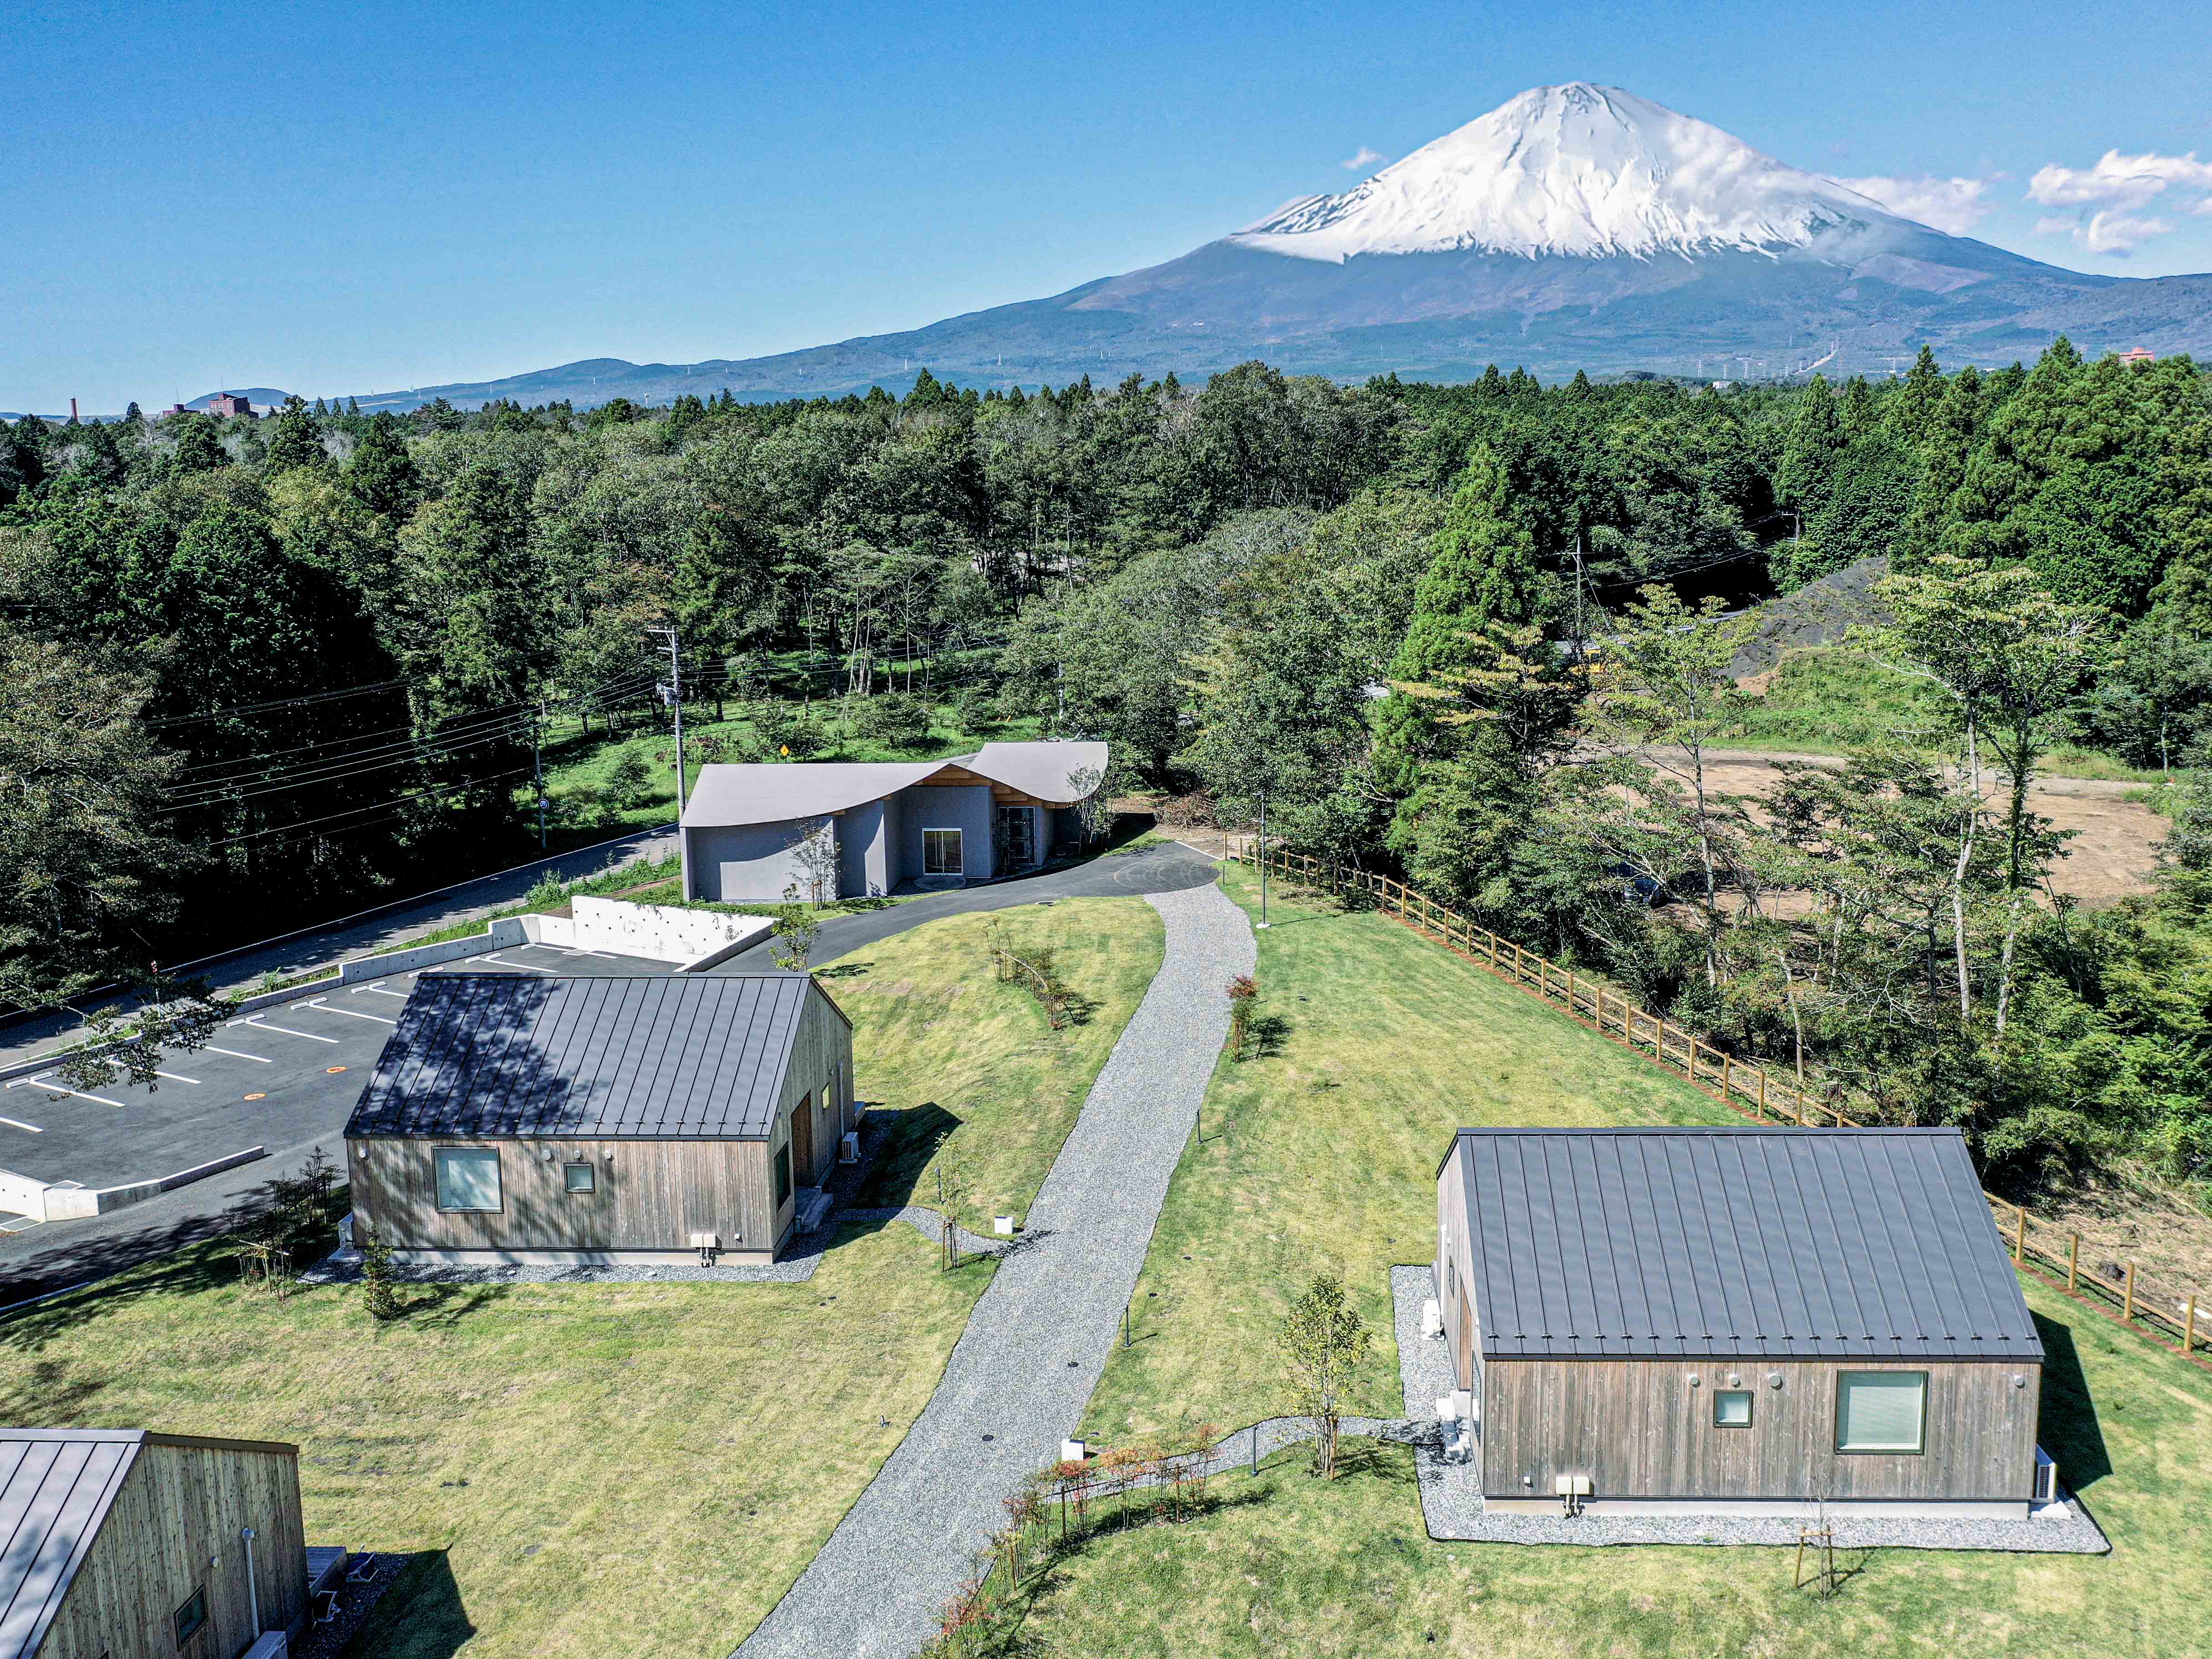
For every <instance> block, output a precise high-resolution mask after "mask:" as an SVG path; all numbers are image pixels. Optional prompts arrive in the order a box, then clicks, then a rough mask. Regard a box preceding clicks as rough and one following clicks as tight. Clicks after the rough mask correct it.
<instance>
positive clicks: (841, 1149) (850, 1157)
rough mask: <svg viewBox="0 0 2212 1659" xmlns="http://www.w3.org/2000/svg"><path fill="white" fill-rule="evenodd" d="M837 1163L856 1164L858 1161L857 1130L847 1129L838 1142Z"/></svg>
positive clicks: (858, 1134)
mask: <svg viewBox="0 0 2212 1659" xmlns="http://www.w3.org/2000/svg"><path fill="white" fill-rule="evenodd" d="M837 1161H838V1162H839V1163H840V1164H858V1163H859V1162H860V1131H859V1130H858V1129H848V1130H847V1131H846V1132H845V1133H844V1134H843V1136H842V1138H841V1139H839V1140H838V1142H837Z"/></svg>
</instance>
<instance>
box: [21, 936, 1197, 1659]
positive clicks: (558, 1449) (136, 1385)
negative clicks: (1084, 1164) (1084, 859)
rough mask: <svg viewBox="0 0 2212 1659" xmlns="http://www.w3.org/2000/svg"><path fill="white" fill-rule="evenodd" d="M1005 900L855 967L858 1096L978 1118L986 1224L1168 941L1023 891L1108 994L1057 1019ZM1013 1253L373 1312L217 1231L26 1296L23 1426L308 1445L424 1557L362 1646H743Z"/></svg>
mask: <svg viewBox="0 0 2212 1659" xmlns="http://www.w3.org/2000/svg"><path fill="white" fill-rule="evenodd" d="M986 921H987V918H984V917H980V916H963V917H957V918H953V919H951V920H949V921H943V922H938V923H933V924H931V925H930V926H928V927H923V928H919V929H916V930H915V932H913V933H908V934H903V935H901V936H898V937H896V938H894V939H888V940H885V941H884V943H882V944H881V945H877V946H874V947H873V948H872V949H871V950H869V951H866V952H864V953H862V955H861V956H860V958H859V959H858V960H856V961H855V962H854V963H850V964H841V965H840V969H839V970H838V971H837V972H836V976H834V977H832V978H830V979H829V986H830V987H831V989H832V990H833V992H834V993H835V994H836V996H837V998H838V1000H839V1001H840V1002H841V1004H842V1006H844V1007H845V1008H846V1009H847V1010H848V1012H851V1013H852V1014H853V1016H854V1024H855V1026H856V1027H857V1030H856V1032H855V1040H854V1069H855V1071H856V1073H857V1080H858V1082H859V1084H860V1089H861V1091H862V1092H863V1093H864V1094H865V1095H866V1097H869V1098H871V1099H888V1100H890V1101H891V1102H893V1103H896V1104H901V1105H905V1106H909V1107H912V1108H915V1109H916V1111H915V1115H914V1117H913V1118H912V1120H911V1122H910V1126H909V1127H912V1128H913V1129H915V1130H917V1131H918V1130H920V1129H921V1128H923V1127H926V1125H927V1123H928V1122H929V1121H933V1115H936V1114H939V1109H938V1108H936V1107H934V1106H933V1104H930V1103H934V1102H937V1101H939V1100H941V1101H943V1102H944V1103H945V1107H946V1108H948V1109H950V1112H957V1114H958V1115H960V1116H961V1117H963V1118H964V1119H966V1120H967V1121H969V1123H970V1124H971V1125H972V1126H973V1127H974V1130H975V1133H963V1135H962V1137H961V1138H960V1141H959V1142H958V1143H957V1144H958V1145H960V1146H963V1148H964V1147H965V1146H968V1145H969V1143H973V1146H974V1164H975V1168H976V1170H977V1171H978V1173H979V1176H980V1177H981V1179H979V1182H978V1185H977V1190H978V1192H979V1194H988V1195H989V1196H988V1197H987V1198H985V1199H984V1200H983V1201H981V1202H979V1203H978V1204H977V1205H976V1206H975V1207H974V1211H973V1212H971V1215H970V1220H971V1224H972V1223H973V1221H974V1220H975V1219H976V1218H978V1217H979V1216H980V1215H981V1214H983V1213H987V1212H988V1209H989V1207H990V1205H991V1204H992V1203H993V1202H997V1203H1001V1204H1003V1203H1004V1202H1006V1201H1008V1199H1007V1198H1006V1197H1004V1196H1001V1195H1002V1194H1006V1195H1014V1196H1018V1197H1019V1198H1020V1199H1021V1200H1023V1201H1026V1198H1027V1196H1028V1194H1030V1193H1031V1192H1033V1191H1034V1189H1035V1187H1036V1182H1037V1181H1038V1180H1040V1179H1041V1178H1042V1173H1043V1170H1044V1169H1045V1168H1046V1167H1047V1166H1048V1164H1050V1162H1051V1159H1052V1157H1053V1155H1054V1152H1056V1151H1057V1150H1058V1148H1059V1145H1060V1140H1061V1139H1063V1138H1064V1137H1065V1135H1066V1131H1067V1127H1068V1125H1069V1124H1070V1123H1072V1122H1073V1118H1074V1113H1075V1110H1076V1109H1077V1107H1078V1106H1079V1105H1080V1103H1081V1100H1082V1097H1083V1094H1084V1092H1085V1091H1086V1090H1087V1089H1088V1087H1089V1085H1090V1081H1091V1078H1092V1077H1093V1076H1094V1075H1095V1074H1096V1073H1097V1069H1098V1067H1099V1066H1101V1065H1102V1064H1103V1063H1104V1060H1105V1056H1106V1054H1107V1053H1108V1051H1109V1050H1110V1048H1112V1046H1113V1043H1114V1041H1115V1038H1116V1037H1117V1036H1119V1035H1120V1033H1121V1027H1122V1025H1123V1024H1125V1023H1126V1021H1127V1018H1128V1016H1129V1014H1130V1012H1133V1010H1134V1008H1135V1006H1136V1004H1137V1001H1138V1000H1139V998H1140V997H1141V995H1142V994H1143V991H1144V987H1145V986H1146V984H1147V983H1149V981H1150V980H1151V978H1152V974H1153V972H1154V970H1155V969H1156V968H1157V966H1158V962H1159V957H1160V952H1161V929H1160V926H1159V922H1158V917H1157V916H1156V915H1154V913H1153V912H1152V909H1151V908H1149V907H1148V906H1146V904H1144V902H1142V901H1141V900H1138V899H1115V900H1084V901H1075V902H1066V903H1063V904H1060V905H1059V906H1056V907H1050V908H1048V907H1042V906H1040V907H1034V908H1025V909H1023V910H1017V911H1014V912H1012V913H1008V915H1007V925H1008V927H1009V929H1010V932H1011V933H1012V936H1013V937H1014V938H1015V939H1017V940H1018V941H1022V942H1024V943H1036V942H1042V941H1048V942H1050V943H1052V944H1053V945H1055V946H1056V947H1058V949H1059V951H1060V967H1061V972H1062V974H1063V975H1064V977H1066V979H1067V980H1068V981H1070V982H1071V983H1072V984H1073V986H1074V987H1075V988H1076V989H1077V990H1078V991H1079V993H1081V994H1083V995H1084V996H1085V998H1086V999H1087V1000H1088V1001H1089V1002H1090V1004H1091V1006H1090V1008H1089V1010H1088V1012H1087V1014H1086V1016H1085V1022H1084V1023H1083V1024H1078V1025H1071V1026H1069V1027H1068V1028H1066V1029H1065V1030H1060V1031H1053V1030H1049V1029H1048V1026H1047V1024H1046V1021H1045V1018H1044V1015H1043V1013H1042V1010H1040V1009H1039V1008H1038V1007H1037V1006H1036V1003H1035V1002H1034V1001H1032V1000H1030V999H1029V998H1028V997H1026V996H1024V995H1023V994H1021V993H1020V992H1019V991H1018V989H1017V988H1016V987H1012V986H1002V985H1000V984H998V983H997V982H996V981H995V980H994V978H993V977H992V975H991V970H990V966H989V961H988V957H987V945H986V943H985V941H984V938H983V924H984V923H985V922H986ZM945 1115H946V1116H948V1117H949V1113H947V1114H945ZM904 1152H906V1153H908V1154H913V1155H917V1156H918V1157H919V1160H920V1161H919V1163H917V1164H915V1165H914V1167H915V1168H917V1169H918V1168H923V1167H926V1166H927V1158H928V1156H929V1149H928V1148H927V1146H919V1147H908V1148H905V1149H904ZM910 1176H911V1171H909V1179H910ZM879 1184H882V1185H884V1186H886V1187H887V1188H888V1187H892V1186H896V1184H897V1183H896V1182H884V1183H879ZM990 1271H991V1270H990V1267H989V1266H988V1264H987V1263H985V1262H981V1261H977V1262H975V1263H971V1264H970V1265H969V1266H968V1267H963V1269H961V1270H960V1271H959V1272H957V1273H951V1274H947V1273H942V1272H940V1271H939V1267H938V1265H937V1258H936V1252H935V1249H934V1247H933V1245H932V1244H931V1243H929V1242H928V1241H927V1239H925V1238H923V1237H921V1236H919V1235H918V1234H916V1233H915V1231H913V1230H912V1229H910V1228H908V1227H906V1226H904V1225H896V1224H894V1225H889V1226H886V1227H883V1228H880V1229H877V1230H872V1231H853V1230H848V1231H845V1232H843V1233H842V1234H841V1235H840V1236H839V1238H838V1241H837V1242H836V1244H835V1245H833V1247H832V1248H831V1249H829V1253H828V1254H827V1255H826V1256H825V1257H824V1259H823V1263H822V1266H821V1267H820V1268H819V1270H818V1271H817V1273H816V1274H815V1276H814V1278H813V1279H811V1281H810V1282H808V1283H806V1284H804V1285H690V1284H647V1285H475V1286H467V1287H438V1288H431V1287H416V1288H414V1289H412V1290H411V1291H409V1292H408V1294H409V1296H410V1297H411V1298H412V1306H411V1308H410V1312H409V1313H408V1315H407V1316H406V1317H404V1319H402V1320H400V1321H399V1322H397V1323H395V1324H392V1325H389V1326H379V1325H377V1324H374V1322H371V1321H370V1320H369V1318H368V1315H367V1314H366V1313H365V1312H364V1311H363V1310H362V1306H361V1299H360V1295H359V1292H358V1291H356V1290H353V1289H350V1288H339V1287H319V1288H314V1289H309V1290H303V1291H299V1292H297V1293H295V1295H294V1296H292V1297H289V1299H287V1300H285V1301H282V1302H278V1301H274V1300H270V1299H269V1298H267V1297H263V1296H259V1295H248V1294H247V1293H246V1292H245V1291H242V1290H241V1289H240V1286H239V1285H238V1283H237V1279H236V1271H235V1268H234V1266H233V1264H232V1263H231V1262H230V1261H229V1260H228V1257H227V1256H225V1255H222V1252H221V1251H220V1250H219V1249H216V1247H212V1246H210V1247H204V1248H201V1249H194V1250H190V1251H185V1252H183V1253H180V1254H179V1255H173V1256H170V1257H168V1258H166V1259H165V1260H163V1261H158V1262H156V1263H154V1264H152V1265H150V1266H149V1267H143V1268H141V1269H138V1270H137V1271H136V1272H134V1273H129V1274H126V1275H124V1276H122V1277H120V1278H118V1279H110V1280H107V1281H105V1282H104V1283H102V1284H101V1285H100V1286H99V1287H98V1288H97V1289H95V1290H92V1291H84V1292H81V1293H78V1294H76V1295H74V1296H70V1297H64V1298H61V1299H59V1300H58V1301H54V1302H50V1303H46V1304H42V1305H40V1307H38V1308H36V1309H34V1310H28V1311H27V1312H26V1313H23V1314H20V1315H17V1316H14V1317H12V1318H9V1319H5V1320H0V1419H4V1420H6V1421H9V1422H12V1423H29V1424H83V1425H91V1426H95V1427H133V1426H149V1427H155V1428H163V1429H170V1430H176V1431H185V1432H197V1433H205V1434H216V1435H232V1436H246V1437H265V1438H270V1439H277V1440H286V1441H291V1442H295V1443H298V1444H299V1445H300V1447H301V1481H302V1486H303V1496H304V1501H305V1505H306V1510H307V1530H308V1535H309V1537H310V1538H311V1539H312V1540H313V1541H316V1542H318V1543H325V1542H327V1543H344V1544H347V1545H349V1546H350V1547H354V1548H356V1549H361V1550H375V1551H385V1552H392V1553H412V1554H415V1555H416V1557H417V1559H416V1563H415V1564H414V1565H413V1566H412V1567H411V1568H410V1570H409V1576H408V1577H407V1580H406V1582H405V1583H403V1584H401V1585H399V1586H398V1587H396V1588H395V1589H394V1590H393V1591H392V1593H391V1595H389V1596H387V1598H386V1601H385V1602H384V1603H383V1604H382V1605H381V1606H380V1609H379V1611H378V1613H376V1615H375V1618H374V1622H373V1624H372V1626H371V1629H370V1632H369V1633H368V1636H367V1637H366V1638H364V1640H363V1641H362V1643H361V1644H359V1645H358V1646H356V1648H354V1649H351V1650H349V1653H351V1654H352V1655H353V1656H356V1659H434V1656H435V1659H446V1656H447V1655H450V1654H452V1653H453V1652H454V1651H455V1650H457V1649H459V1647H460V1646H461V1645H462V1644H463V1643H464V1642H465V1643H466V1644H467V1651H468V1652H469V1653H470V1654H471V1655H475V1654H478V1653H481V1654H483V1655H484V1656H486V1659H496V1656H523V1655H530V1656H539V1655H545V1656H575V1659H598V1656H600V1655H604V1654H611V1653H623V1654H640V1655H644V1654H651V1655H670V1656H687V1659H715V1656H719V1655H721V1654H724V1653H726V1652H728V1651H729V1650H730V1649H731V1648H732V1646H734V1645H735V1644H737V1643H738V1641H739V1640H740V1639H742V1638H744V1635H745V1634H746V1633H747V1632H749V1631H750V1630H751V1629H752V1627H753V1626H754V1625H755V1624H757V1622H758V1621H759V1620H760V1619H761V1618H762V1617H763V1615H764V1614H765V1613H767V1612H768V1610H769V1608H770V1607H773V1606H774V1605H775V1602H776V1601H777V1599H778V1598H779V1597H780V1596H781V1595H782V1594H783V1591H784V1590H785V1589H786V1588H787V1587H788V1585H789V1584H790V1583H791V1581H792V1580H793V1578H794V1577H796V1576H797V1575H798V1573H799V1571H800V1570H801V1569H802V1568H803V1567H804V1566H805V1564H806V1562H807V1561H808V1560H809V1559H811V1558H812V1556H813V1553H814V1552H815V1551H816V1550H817V1549H818V1548H819V1547H821V1545H822V1543H823V1541H824V1540H825V1539H826V1538H827V1537H828V1536H829V1533H830V1531H831V1529H832V1528H834V1527H835V1526H836V1522H837V1520H838V1518H839V1517H840V1516H842V1514H843V1513H844V1511H845V1510H846V1509H847V1508H848V1506H849V1505H850V1504H851V1503H852V1501H853V1500H854V1498H855V1497H857V1496H858V1495H859V1493H860V1490H861V1488H862V1487H863V1486H865V1485H866V1482H867V1481H868V1480H869V1479H870V1478H871V1477H872V1474H874V1472H875V1470H876V1468H878V1465H879V1464H880V1463H881V1462H882V1461H883V1459H884V1457H885V1456H887V1455H889V1454H890V1450H891V1449H892V1448H893V1447H895V1446H896V1444H897V1443H898V1442H899V1440H900V1438H901V1437H902V1436H903V1435H904V1433H905V1432H906V1430H907V1427H908V1425H909V1424H910V1423H911V1422H912V1421H913V1419H914V1418H915V1414H916V1413H918V1412H919V1411H920V1410H921V1406H922V1404H923V1403H924V1401H927V1398H928V1396H929V1394H930V1391H931V1390H932V1389H933V1388H934V1387H935V1386H936V1383H937V1380H938V1378H939V1375H940V1374H941V1372H942V1370H943V1368H944V1364H945V1358H946V1356H947V1355H948V1354H949V1353H950V1352H951V1348H952V1345H953V1343H954V1342H955V1341H956V1340H957V1339H958V1337H959V1334H960V1332H961V1330H962V1328H963V1326H964V1324H965V1322H966V1320H967V1316H968V1313H969V1308H970V1306H971V1305H972V1304H973V1302H974V1299H975V1296H976V1295H977V1294H978V1293H980V1291H981V1288H982V1286H983V1285H984V1283H985V1282H987V1279H988V1276H989V1273H990Z"/></svg>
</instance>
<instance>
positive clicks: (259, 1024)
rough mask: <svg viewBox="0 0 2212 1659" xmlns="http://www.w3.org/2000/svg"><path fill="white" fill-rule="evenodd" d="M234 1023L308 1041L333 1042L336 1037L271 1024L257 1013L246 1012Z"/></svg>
mask: <svg viewBox="0 0 2212 1659" xmlns="http://www.w3.org/2000/svg"><path fill="white" fill-rule="evenodd" d="M231 1024H234V1025H240V1024H243V1025H251V1026H252V1027H253V1029H254V1030H257V1031H282V1032H283V1034H284V1035H285V1036H295V1037H305V1038H307V1041H308V1042H330V1043H335V1042H337V1038H336V1037H326V1036H322V1035H321V1034H320V1033H319V1032H315V1031H295V1030H293V1029H292V1028H291V1027H290V1026H289V1025H271V1024H269V1022H268V1021H266V1020H264V1019H263V1018H260V1017H259V1016H258V1015H255V1014H248V1015H247V1016H246V1018H244V1019H243V1020H235V1019H234V1020H233V1021H231Z"/></svg>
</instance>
